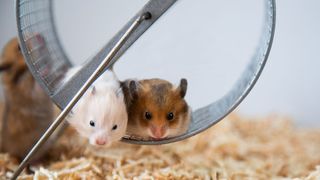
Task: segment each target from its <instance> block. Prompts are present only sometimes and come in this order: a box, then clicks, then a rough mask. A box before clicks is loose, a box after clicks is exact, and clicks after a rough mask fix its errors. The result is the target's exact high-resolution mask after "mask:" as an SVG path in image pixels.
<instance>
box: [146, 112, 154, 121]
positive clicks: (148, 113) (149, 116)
mask: <svg viewBox="0 0 320 180" xmlns="http://www.w3.org/2000/svg"><path fill="white" fill-rule="evenodd" d="M144 116H145V117H146V119H147V120H150V119H151V118H152V115H151V113H150V112H148V111H147V112H146V113H145V114H144Z"/></svg>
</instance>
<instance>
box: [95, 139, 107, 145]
mask: <svg viewBox="0 0 320 180" xmlns="http://www.w3.org/2000/svg"><path fill="white" fill-rule="evenodd" d="M106 143H107V138H97V139H96V144H97V145H101V146H102V145H105V144H106Z"/></svg>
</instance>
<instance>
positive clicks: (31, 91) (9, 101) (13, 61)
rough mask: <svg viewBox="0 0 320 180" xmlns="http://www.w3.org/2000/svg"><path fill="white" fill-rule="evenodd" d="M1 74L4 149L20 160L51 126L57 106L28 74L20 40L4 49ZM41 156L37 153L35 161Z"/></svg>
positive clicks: (14, 41)
mask: <svg viewBox="0 0 320 180" xmlns="http://www.w3.org/2000/svg"><path fill="white" fill-rule="evenodd" d="M0 71H2V82H3V84H2V86H3V89H4V101H5V102H4V110H3V116H2V120H1V123H2V132H1V150H2V151H4V152H8V153H10V154H11V155H14V156H15V157H17V158H19V159H21V158H23V157H24V156H25V155H26V153H27V152H28V151H29V150H30V148H31V147H32V145H34V144H35V143H36V141H37V140H38V139H39V138H40V136H41V135H42V133H43V132H44V131H45V130H46V128H47V127H48V126H49V125H50V124H51V122H52V120H53V117H54V106H53V103H52V102H51V100H50V98H49V96H48V95H47V94H46V93H45V92H44V91H43V90H42V89H41V87H40V86H39V85H38V84H37V82H36V81H35V79H34V78H33V76H32V75H31V73H30V72H29V70H28V68H27V66H26V64H25V61H24V57H23V55H22V53H21V50H20V46H19V43H18V40H17V38H14V39H12V40H11V41H9V42H8V44H7V45H6V46H5V47H4V49H3V52H2V56H1V61H0ZM43 151H45V148H43V149H42V152H43ZM41 154H43V153H41V152H38V153H37V157H35V158H36V159H37V158H39V157H40V156H41ZM34 160H35V159H34Z"/></svg>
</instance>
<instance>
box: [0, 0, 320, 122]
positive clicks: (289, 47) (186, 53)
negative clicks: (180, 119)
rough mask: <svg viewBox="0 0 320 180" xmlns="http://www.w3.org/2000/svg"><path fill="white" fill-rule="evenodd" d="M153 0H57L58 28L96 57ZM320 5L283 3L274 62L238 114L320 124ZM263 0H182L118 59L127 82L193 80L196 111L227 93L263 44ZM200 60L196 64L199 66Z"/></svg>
mask: <svg viewBox="0 0 320 180" xmlns="http://www.w3.org/2000/svg"><path fill="white" fill-rule="evenodd" d="M145 2H147V1H146V0H140V1H132V0H113V1H111V0H109V1H102V0H100V1H98V0H96V1H90V2H89V1H86V0H69V1H63V0H55V1H54V5H55V12H56V23H57V30H58V33H59V35H60V36H61V40H62V44H63V46H64V48H65V50H66V53H67V55H68V57H69V58H70V59H71V60H72V61H73V62H74V63H75V64H79V63H81V62H83V61H85V60H86V59H88V58H89V57H90V56H91V55H92V54H93V53H94V52H96V51H97V50H98V49H99V47H101V46H102V45H103V44H104V43H105V42H106V41H107V40H108V39H109V38H110V37H112V35H113V34H114V33H115V32H117V30H118V29H119V28H120V27H121V26H122V25H123V24H124V23H125V22H126V21H127V20H128V19H129V18H130V17H131V16H132V15H133V14H134V13H135V12H136V11H137V10H138V9H139V8H140V7H142V6H143V4H144V3H145ZM319 7H320V2H319V1H317V0H307V1H299V0H281V1H277V28H276V35H275V40H274V45H273V48H272V51H271V54H270V57H269V61H268V63H267V66H266V68H265V70H264V72H263V74H262V76H261V78H260V80H259V81H258V83H257V85H256V86H255V88H254V89H253V91H252V93H250V95H249V96H248V97H247V98H246V99H245V100H244V102H243V103H242V104H241V105H240V106H239V108H238V109H237V111H239V112H240V113H241V114H245V115H254V116H263V115H268V114H270V113H280V114H284V115H288V116H291V117H293V118H294V119H295V120H296V121H297V122H298V124H300V125H304V126H312V125H317V126H320V121H319V117H320V112H319V105H318V104H319V103H318V101H319V100H320V95H319V92H320V80H319V77H320V71H319V70H318V68H319V67H320V61H319V57H320V55H319V53H318V51H319V42H320V36H319V35H318V33H319V32H320V26H319V18H320V11H319ZM262 10H263V3H262V1H256V0H246V1H236V0H229V1H222V0H220V1H218V0H215V1H213V0H199V1H193V0H184V1H179V2H178V3H177V4H176V5H175V6H174V7H173V8H171V9H170V11H169V12H167V13H166V14H165V15H164V17H163V18H161V19H160V20H159V22H157V23H156V24H155V25H154V26H153V27H152V28H151V29H149V30H148V32H147V33H146V34H145V35H144V36H143V37H141V38H140V39H139V40H138V41H137V42H136V43H135V44H134V46H133V47H132V48H130V49H129V50H128V52H126V53H125V54H124V56H123V57H122V58H121V59H120V61H119V62H118V63H117V65H116V67H115V70H116V72H117V73H118V75H119V77H120V78H121V79H125V78H129V77H138V78H149V77H160V78H165V79H168V80H170V81H172V82H178V80H179V78H181V77H186V78H187V79H188V81H189V85H190V86H189V89H188V95H187V99H188V101H189V102H190V104H191V105H192V106H193V108H197V107H201V106H203V105H206V104H208V103H210V102H212V101H214V100H215V99H217V98H219V97H221V96H222V95H223V94H224V93H225V92H226V91H227V90H228V89H229V88H230V87H231V86H232V84H233V83H234V82H235V81H236V79H237V77H238V76H239V74H240V73H241V72H242V70H243V68H244V67H245V64H246V62H247V61H248V59H249V58H250V56H251V54H253V51H254V49H255V47H256V45H257V42H258V38H259V33H260V30H261V24H262V17H263V14H262V12H263V11H262ZM15 28H16V27H15V17H14V4H13V2H12V1H11V0H2V1H0V47H3V45H4V44H5V43H6V42H7V41H8V40H9V39H10V38H11V37H13V36H15V35H16V29H15ZM195 62H196V63H195Z"/></svg>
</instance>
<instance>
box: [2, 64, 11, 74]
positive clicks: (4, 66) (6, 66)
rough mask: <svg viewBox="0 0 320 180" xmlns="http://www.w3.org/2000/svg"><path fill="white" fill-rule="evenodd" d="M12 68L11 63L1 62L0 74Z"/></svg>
mask: <svg viewBox="0 0 320 180" xmlns="http://www.w3.org/2000/svg"><path fill="white" fill-rule="evenodd" d="M11 67H12V63H11V62H3V63H1V64H0V72H1V71H6V70H8V69H10V68H11Z"/></svg>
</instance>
